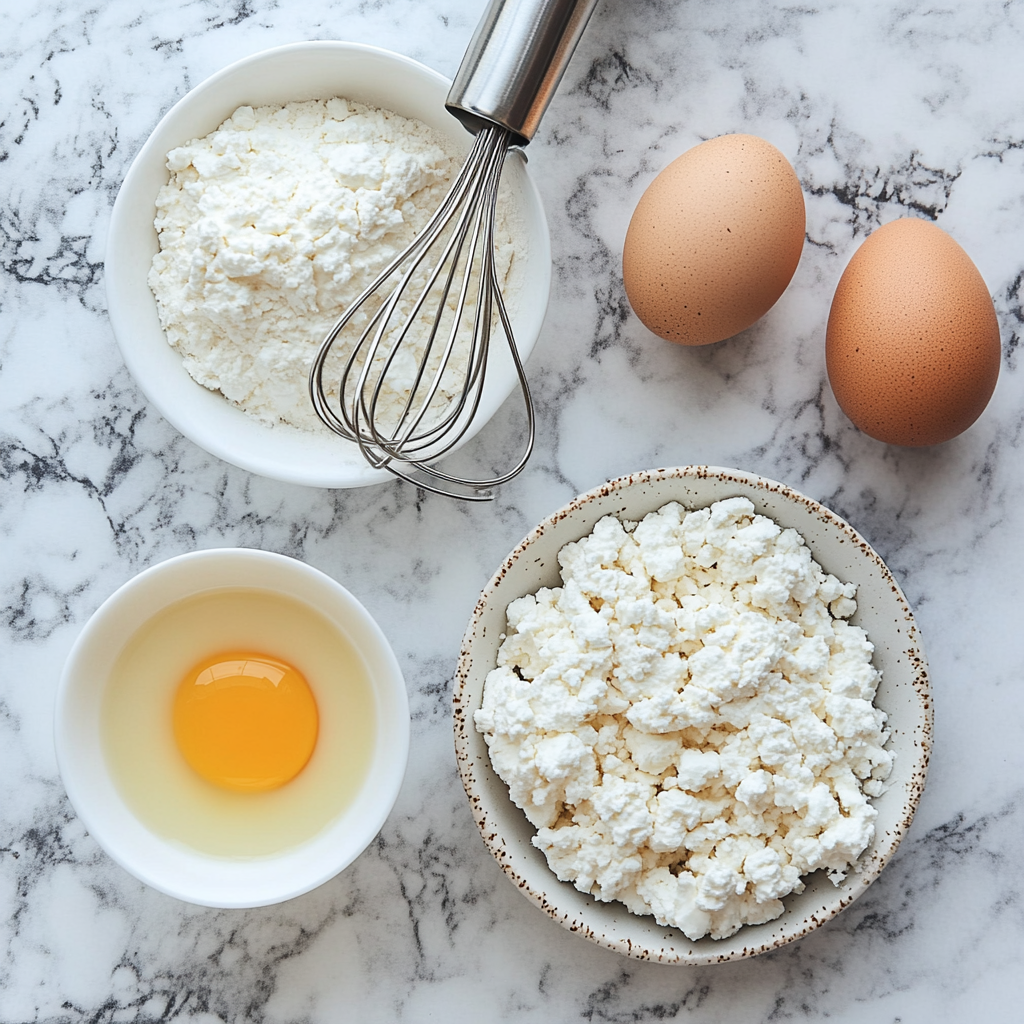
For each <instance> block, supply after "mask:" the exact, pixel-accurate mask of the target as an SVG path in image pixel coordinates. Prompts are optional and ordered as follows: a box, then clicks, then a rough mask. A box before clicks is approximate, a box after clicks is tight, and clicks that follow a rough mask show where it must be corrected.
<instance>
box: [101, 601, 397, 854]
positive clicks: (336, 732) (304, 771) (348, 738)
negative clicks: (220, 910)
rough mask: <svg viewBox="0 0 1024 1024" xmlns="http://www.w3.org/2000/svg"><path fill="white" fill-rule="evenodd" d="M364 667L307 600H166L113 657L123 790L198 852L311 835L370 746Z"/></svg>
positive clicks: (326, 820) (113, 734) (242, 850)
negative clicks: (160, 608)
mask: <svg viewBox="0 0 1024 1024" xmlns="http://www.w3.org/2000/svg"><path fill="white" fill-rule="evenodd" d="M376 728H377V726H376V711H375V701H374V695H373V688H372V683H371V680H370V675H369V672H368V670H367V668H366V665H365V663H364V662H363V659H362V657H361V656H360V654H359V652H358V651H357V650H356V649H355V648H354V647H353V646H352V644H351V642H350V641H349V640H348V638H347V637H346V636H345V634H344V633H343V632H342V631H341V630H339V629H338V627H337V626H336V625H334V624H333V623H332V622H331V621H330V620H328V619H327V618H325V617H324V616H323V615H321V614H320V613H319V612H318V611H316V610H315V609H314V608H312V607H311V606H309V605H307V604H305V603H304V602H302V601H299V600H297V599H295V598H292V597H289V596H286V595H284V594H279V593H276V592H274V591H270V590H263V589H256V588H251V589H250V588H220V589H216V590H211V591H206V592H203V593H199V594H196V595H195V596H193V597H189V598H186V599H185V600H182V601H178V602H176V603H174V604H171V605H169V606H167V607H165V608H164V609H163V610H161V611H160V612H159V613H158V614H156V615H154V616H153V617H152V618H151V619H149V620H148V621H147V622H146V623H145V624H144V625H143V626H142V627H141V628H140V629H138V630H137V631H136V632H135V633H134V635H133V636H132V637H131V639H130V640H129V641H128V642H127V644H126V645H125V647H124V649H123V650H122V651H121V653H120V654H119V655H118V656H117V659H116V661H115V662H114V665H113V669H112V670H111V673H110V677H109V680H108V683H107V686H106V691H105V695H104V699H103V707H102V731H103V741H104V742H103V746H104V752H105V755H106V760H107V764H108V766H109V770H110V774H111V777H112V778H113V780H114V782H115V784H116V786H117V788H118V790H119V791H120V794H121V797H122V799H123V800H124V802H125V803H126V804H127V805H128V807H129V808H130V809H131V811H132V813H133V814H134V815H136V817H137V818H138V819H139V820H140V821H141V822H142V823H143V824H144V825H145V826H146V827H147V828H149V829H151V830H152V831H153V832H155V833H158V834H159V835H161V836H163V837H164V838H166V839H170V840H172V841H175V842H177V843H180V844H183V845H184V846H187V847H189V848H191V849H193V850H198V851H200V852H202V853H205V854H212V855H214V856H221V857H246V858H249V857H259V856H268V855H272V854H275V853H278V852H280V851H282V850H286V849H289V848H292V847H295V846H298V845H299V844H301V843H303V842H305V841H307V840H309V839H312V837H314V836H315V835H317V834H318V833H320V832H322V831H323V830H324V829H325V828H327V827H328V826H330V825H331V824H332V823H333V822H335V821H337V820H338V819H339V817H340V816H341V815H342V814H344V813H345V812H346V810H347V809H348V808H349V807H350V806H351V805H352V803H353V801H354V800H355V799H356V796H357V794H358V793H359V791H360V789H361V788H362V787H363V785H364V783H365V780H366V778H367V773H368V771H369V765H370V762H371V760H372V758H373V756H374V749H375V739H374V737H375V734H376Z"/></svg>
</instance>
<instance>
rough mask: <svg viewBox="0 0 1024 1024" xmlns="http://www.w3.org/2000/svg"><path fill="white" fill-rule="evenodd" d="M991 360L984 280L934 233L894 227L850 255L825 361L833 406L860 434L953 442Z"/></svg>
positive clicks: (893, 440) (985, 390) (991, 377)
mask: <svg viewBox="0 0 1024 1024" xmlns="http://www.w3.org/2000/svg"><path fill="white" fill-rule="evenodd" d="M999 358H1000V348H999V325H998V323H997V321H996V313H995V309H994V308H993V306H992V299H991V297H990V296H989V293H988V289H987V288H986V287H985V282H984V281H983V280H982V277H981V274H979V273H978V268H977V267H975V265H974V264H973V263H972V262H971V259H970V257H969V256H968V255H967V253H965V252H964V251H963V249H961V248H960V246H959V245H957V244H956V242H954V241H953V239H952V238H950V237H949V235H947V234H946V232H945V231H943V230H942V229H941V228H937V227H936V226H935V225H934V224H931V223H929V222H928V221H924V220H917V219H914V218H906V219H904V220H897V221H893V222H892V223H891V224H886V225H885V226H884V227H881V228H879V229H878V230H877V231H875V232H874V233H873V234H872V235H871V237H870V238H868V239H867V241H866V242H864V244H863V245H862V246H861V247H860V248H859V249H858V250H857V251H856V252H855V253H854V254H853V259H851V260H850V263H849V266H847V268H846V270H845V271H844V272H843V276H842V277H841V278H840V280H839V287H838V288H836V294H835V296H834V297H833V299H832V310H831V312H830V313H829V317H828V330H827V333H826V338H825V362H826V366H827V368H828V379H829V382H830V383H831V385H832V390H833V392H834V393H835V396H836V401H838V402H839V405H840V407H841V408H842V410H843V412H845V413H846V415H847V416H849V417H850V419H851V420H853V422H854V423H855V424H856V425H857V426H858V427H860V429H861V430H863V431H864V433H865V434H870V435H871V437H874V438H877V439H878V440H879V441H886V442H888V443H889V444H901V445H912V446H918V445H926V444H938V443H939V442H941V441H948V440H949V439H950V438H951V437H956V435H957V434H959V433H961V431H964V430H966V429H967V428H968V427H969V426H970V425H971V424H972V423H973V422H974V421H975V420H976V419H977V418H978V417H979V416H980V415H981V413H982V410H983V409H984V408H985V406H986V405H987V404H988V400H989V398H991V397H992V392H993V390H994V389H995V386H996V379H997V378H998V376H999Z"/></svg>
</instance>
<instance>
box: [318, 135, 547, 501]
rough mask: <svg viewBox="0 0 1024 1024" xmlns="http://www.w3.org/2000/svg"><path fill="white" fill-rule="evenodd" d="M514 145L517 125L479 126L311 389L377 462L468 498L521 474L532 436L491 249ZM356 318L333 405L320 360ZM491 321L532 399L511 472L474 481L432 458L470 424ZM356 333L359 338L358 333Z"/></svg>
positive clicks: (335, 425)
mask: <svg viewBox="0 0 1024 1024" xmlns="http://www.w3.org/2000/svg"><path fill="white" fill-rule="evenodd" d="M514 143H515V139H514V136H513V133H512V132H510V131H509V130H508V129H507V128H503V127H500V126H498V125H486V126H485V127H483V128H482V129H481V130H480V131H479V132H478V134H477V136H476V140H475V142H474V144H473V147H472V149H471V150H470V153H469V156H468V158H467V159H466V162H465V164H464V165H463V167H462V170H461V171H460V172H459V174H458V176H457V178H456V179H455V182H454V183H453V185H452V187H451V189H450V191H449V193H448V195H447V197H446V198H445V200H444V202H443V203H442V204H441V206H440V207H439V208H438V209H437V210H436V211H435V213H434V215H433V216H432V217H431V219H430V221H429V222H428V223H427V225H426V227H425V228H424V229H423V231H421V232H420V234H419V235H418V236H417V237H416V239H415V240H414V241H413V243H412V245H410V246H409V248H407V249H406V250H405V251H404V252H402V253H401V254H399V256H398V257H397V258H396V259H395V260H394V261H393V262H392V263H391V264H390V265H389V266H388V267H387V268H386V269H385V270H384V271H383V272H382V273H381V274H380V276H379V277H378V278H377V279H376V280H375V281H374V282H373V283H372V284H371V285H370V286H369V288H367V289H366V291H364V292H363V294H362V295H360V296H359V298H358V299H356V301H355V302H354V303H353V304H352V305H351V306H350V307H349V308H348V309H347V310H346V311H345V312H344V314H343V315H342V316H341V318H340V319H339V320H338V321H337V323H335V325H334V327H333V328H332V329H331V331H330V333H329V334H328V335H327V337H326V338H325V339H324V342H323V344H322V345H321V346H320V350H319V351H318V352H317V355H316V358H315V359H314V362H313V367H312V371H311V373H310V397H311V399H312V401H313V407H314V408H315V409H316V412H317V414H318V415H319V416H320V418H321V419H322V420H323V421H324V423H326V424H327V425H328V426H329V427H330V428H331V429H332V430H333V431H334V432H335V433H337V434H340V435H341V436H342V437H345V438H347V439H348V440H350V441H354V442H355V443H356V444H358V445H359V449H360V451H361V452H362V453H363V457H364V458H365V459H366V461H367V462H368V463H369V464H370V465H371V466H373V467H374V468H378V469H379V468H383V469H388V470H390V471H391V472H392V473H394V474H395V475H397V476H400V477H403V478H404V479H406V480H409V481H411V482H413V483H415V484H417V485H418V486H420V487H424V488H426V489H427V490H431V491H435V492H436V493H440V494H447V495H450V496H452V497H461V498H465V499H467V500H470V501H474V500H475V501H486V500H489V499H490V498H491V497H493V492H492V491H491V488H493V487H496V486H499V485H500V484H503V483H506V482H507V481H508V480H511V479H512V478H513V477H514V476H515V475H516V474H517V473H519V472H520V471H521V470H522V469H523V467H524V466H525V465H526V463H527V461H528V460H529V457H530V453H531V452H532V450H533V441H534V436H535V418H534V411H533V401H532V399H531V397H530V387H529V384H528V383H527V380H526V374H525V372H524V370H523V365H522V361H521V360H520V358H519V353H518V351H517V349H516V345H515V340H514V338H513V334H512V325H511V323H510V321H509V316H508V311H507V310H506V308H505V302H504V299H503V297H502V293H501V284H500V282H499V279H498V271H497V268H496V265H495V255H494V252H495V241H494V229H495V221H496V218H497V212H496V211H497V201H498V189H499V186H500V184H501V172H502V167H503V165H504V162H505V158H506V154H507V153H508V150H509V148H510V146H512V145H514ZM389 283H390V284H391V287H390V290H388V286H389ZM354 322H355V323H354ZM350 325H353V327H355V329H359V328H360V327H361V333H360V334H359V335H358V338H357V340H356V341H355V342H354V344H353V345H352V346H351V347H350V348H348V349H347V350H346V354H345V356H344V364H343V366H342V368H341V370H340V382H339V387H338V393H339V399H338V410H337V411H335V409H334V408H333V407H332V405H331V403H330V402H329V400H328V396H327V393H326V389H325V384H324V377H325V367H326V364H327V361H328V357H329V355H330V353H331V351H332V350H333V347H334V345H335V343H336V342H337V341H338V340H339V338H341V337H342V336H343V334H344V332H345V330H346V328H349V327H350ZM495 327H498V328H500V330H501V332H502V333H503V334H504V337H505V341H506V342H507V344H508V347H509V351H510V353H511V356H512V360H513V363H514V365H515V368H516V373H517V376H518V382H519V387H520V390H521V393H522V397H523V401H524V404H525V406H526V415H527V440H526V444H525V446H524V451H523V453H522V455H521V456H520V458H519V460H518V462H516V464H515V465H514V466H513V467H512V468H511V469H509V470H507V471H506V472H504V473H501V474H499V475H497V476H494V477H491V478H489V479H485V480H468V479H465V478H462V477H457V476H452V475H451V474H448V473H445V472H443V471H441V470H440V469H438V468H437V467H436V466H434V465H432V463H433V462H434V461H435V460H437V459H440V458H441V457H442V456H444V455H446V454H447V453H448V452H450V451H451V450H452V449H453V448H454V447H456V445H458V443H459V442H460V441H461V440H462V438H463V437H464V436H465V434H466V431H467V430H468V429H469V427H470V425H471V424H472V421H473V418H474V416H475V415H476V411H477V409H478V407H479V404H480V398H481V395H482V393H483V386H484V380H485V372H486V367H487V358H488V353H489V350H490V344H491V337H492V332H493V329H494V328H495ZM350 333H351V334H352V335H353V336H354V335H355V330H353V329H350ZM410 354H412V355H413V356H414V358H415V359H416V361H417V365H416V369H415V373H414V375H413V376H412V379H411V381H409V378H408V376H407V375H403V373H402V370H403V364H407V363H408V356H409V355H410ZM403 376H405V379H404V380H401V378H402V377H403ZM396 378H398V380H396ZM407 382H408V389H407V394H405V397H404V402H402V403H401V411H400V412H399V413H397V415H396V413H395V408H396V405H395V402H394V401H393V400H391V401H388V400H387V399H389V398H393V396H394V394H395V391H396V390H398V391H400V392H405V391H406V383H407ZM396 383H397V388H396V387H395V386H394V385H395V384H396ZM382 396H383V397H384V399H385V401H383V402H382Z"/></svg>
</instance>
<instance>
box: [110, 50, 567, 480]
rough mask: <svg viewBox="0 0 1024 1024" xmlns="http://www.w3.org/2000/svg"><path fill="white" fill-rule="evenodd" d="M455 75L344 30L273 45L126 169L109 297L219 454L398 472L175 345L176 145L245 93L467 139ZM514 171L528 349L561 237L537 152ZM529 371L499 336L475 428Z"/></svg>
mask: <svg viewBox="0 0 1024 1024" xmlns="http://www.w3.org/2000/svg"><path fill="white" fill-rule="evenodd" d="M450 86H451V83H450V82H449V80H448V79H446V78H445V77H444V76H443V75H440V74H438V73H437V72H436V71H432V70H431V69H430V68H428V67H425V66H424V65H422V64H419V63H417V62H416V61H414V60H410V59H409V58H408V57H403V56H402V55H401V54H397V53H391V52H389V51H388V50H382V49H379V48H377V47H374V46H363V45H360V44H358V43H345V42H333V41H319V42H303V43H292V44H290V45H288V46H279V47H276V48H275V49H272V50H264V51H263V52H261V53H256V54H253V56H251V57H246V58H244V59H243V60H240V61H237V62H236V63H234V64H231V65H229V66H228V67H226V68H224V70H222V71H219V72H217V74H215V75H213V76H212V77H210V78H208V79H207V80H206V81H205V82H202V83H201V84H200V85H197V86H196V87H195V88H194V89H192V90H191V91H190V92H188V93H187V94H186V95H185V96H183V97H182V98H181V99H180V100H179V101H178V102H177V103H176V104H175V105H174V106H173V107H172V108H171V109H170V110H169V111H168V112H167V114H165V115H164V117H163V118H162V119H161V121H160V123H159V124H158V125H157V126H156V128H155V129H154V130H153V134H152V135H151V136H150V137H149V139H148V141H147V142H146V144H145V145H144V146H143V147H142V149H141V150H140V151H139V154H138V156H137V157H136V158H135V161H134V162H133V163H132V166H131V168H130V170H129V171H128V174H127V175H126V177H125V179H124V183H123V184H122V186H121V190H120V192H119V193H118V196H117V201H116V202H115V203H114V209H113V212H112V214H111V218H110V229H109V235H108V239H107V253H106V264H105V268H104V277H105V278H106V286H107V306H108V309H109V313H110V322H111V324H112V326H113V328H114V335H115V337H116V338H117V343H118V345H119V346H120V348H121V353H122V355H123V356H124V361H125V363H126V364H127V366H128V369H129V371H130V372H131V374H132V376H133V377H134V378H135V381H136V383H137V384H138V385H139V387H140V388H142V390H143V391H144V392H145V394H146V396H147V398H149V400H150V401H151V402H152V403H153V405H155V406H156V408H157V409H159V411H160V412H161V414H162V415H163V416H164V417H166V419H168V420H169V421H170V422H171V423H172V424H173V425H174V426H175V427H177V429H178V430H180V431H181V433H183V434H184V435H185V436H186V437H188V438H189V439H190V440H192V441H194V442H195V443H196V444H197V445H199V446H200V447H201V448H204V449H206V451H208V452H210V453H211V454H212V455H216V456H217V457H218V458H221V459H223V460H224V461H225V462H230V463H231V464H232V465H235V466H239V467H240V468H242V469H247V470H249V471H250V472H252V473H258V474H259V475H261V476H266V477H271V478H273V479H276V480H282V481H284V482H286V483H296V484H305V485H307V486H310V487H362V486H365V485H367V484H375V483H381V482H383V481H386V480H391V479H394V478H393V477H392V476H391V475H390V474H389V473H388V472H387V471H386V470H383V469H372V468H371V467H370V466H368V465H367V463H366V462H365V460H364V459H363V457H362V456H361V455H360V453H359V450H358V448H357V447H356V446H355V444H353V443H351V442H348V441H345V440H344V439H343V438H340V437H336V436H335V435H333V434H326V432H325V434H324V435H317V434H312V433H310V432H308V431H301V430H297V429H295V428H293V427H287V426H280V425H279V426H276V427H269V426H266V425H265V424H263V423H261V422H260V421H258V420H256V419H254V418H253V417H250V416H248V415H246V414H245V413H243V412H242V411H241V410H239V409H237V408H235V407H234V406H233V405H231V404H230V403H229V402H228V401H227V400H226V399H225V398H224V397H223V396H221V395H219V394H217V393H215V392H213V391H210V390H208V389H207V388H205V387H203V386H201V385H200V384H197V383H196V382H195V381H194V380H193V379H192V378H191V377H190V376H189V374H188V372H187V371H186V370H185V368H184V366H183V364H182V360H181V356H180V355H179V354H178V353H177V352H176V351H175V350H174V349H172V348H171V347H170V345H169V344H168V343H167V338H166V336H165V334H164V331H163V328H162V327H161V326H160V319H159V316H158V314H157V306H156V300H155V299H154V297H153V293H152V292H151V291H150V290H149V285H148V284H147V283H146V277H147V275H148V273H149V267H150V264H151V262H152V260H153V256H154V255H155V254H156V252H157V251H158V248H159V243H158V240H157V234H156V231H155V229H154V228H153V220H154V217H155V216H156V195H157V192H158V191H159V189H160V188H161V186H163V185H165V184H167V178H168V172H167V168H166V159H167V154H168V152H169V151H170V150H172V149H174V148H175V147H177V146H181V145H183V144H184V143H186V142H188V141H190V140H191V139H195V138H202V137H203V136H205V135H208V134H209V133H210V132H211V131H213V130H214V129H215V128H217V127H218V126H219V125H220V124H221V123H222V122H223V121H224V120H225V119H226V118H228V117H230V115H231V114H232V113H234V111H235V110H236V109H237V108H238V107H239V106H242V105H243V104H249V105H251V106H259V105H261V104H264V105H265V104H284V103H288V102H290V101H293V100H310V99H329V98H331V97H333V96H342V97H345V98H347V99H352V100H356V101H358V102H361V103H368V104H371V105H373V106H378V107H385V108H387V109H390V110H393V111H395V112H396V113H399V114H402V115H403V116H405V117H416V118H419V119H420V120H421V121H423V122H425V123H426V124H428V125H430V126H431V127H433V128H436V129H437V130H438V131H441V132H443V133H444V134H445V135H447V136H448V137H449V138H450V139H451V140H452V142H453V144H454V146H455V147H457V149H458V150H460V151H463V152H466V151H468V149H469V147H470V145H471V143H472V137H471V136H470V135H469V134H468V132H466V131H465V129H464V128H463V127H462V125H461V124H460V123H459V122H458V121H456V120H455V118H454V117H452V115H451V114H449V113H448V112H447V111H446V110H445V108H444V102H445V99H446V97H447V95H448V89H449V88H450ZM503 181H504V182H507V184H508V186H510V196H511V198H512V200H513V202H514V204H515V207H516V209H517V210H518V211H519V212H520V213H521V215H522V222H523V228H524V236H525V238H524V241H525V245H524V248H523V249H521V250H517V255H518V256H520V257H522V258H520V259H517V260H516V263H515V266H514V267H513V276H512V280H511V281H510V287H509V289H508V295H507V296H506V298H507V304H508V308H509V314H510V316H511V318H512V326H513V331H514V334H515V339H516V344H517V347H518V349H519V354H520V356H521V358H522V359H524V360H525V359H526V358H527V357H528V356H529V355H530V353H531V352H532V351H533V347H534V345H535V344H536V341H537V337H538V336H539V334H540V329H541V324H542V322H543V320H544V312H545V309H546V308H547V301H548V292H549V290H550V284H551V244H550V239H549V237H548V228H547V221H546V219H545V217H544V208H543V206H542V204H541V200H540V195H539V193H538V192H537V189H536V186H535V185H534V184H533V181H532V180H531V179H530V177H529V175H528V174H527V172H526V166H525V161H524V160H522V159H519V158H514V157H513V158H510V159H509V160H508V161H507V162H506V166H505V171H504V174H503ZM516 381H517V377H516V371H515V366H514V364H513V362H512V359H511V357H510V355H509V353H508V351H507V346H505V345H504V344H503V343H502V344H495V345H493V346H492V347H491V351H490V355H489V362H488V367H487V378H486V384H485V387H484V394H483V397H482V399H481V402H480V408H479V410H478V412H477V416H476V418H475V420H474V422H473V424H472V427H471V428H470V430H469V431H468V432H467V434H466V436H465V438H464V439H463V440H464V441H466V440H469V438H470V437H472V436H473V435H474V434H475V433H476V432H477V431H478V430H479V429H480V428H481V427H482V426H483V425H484V424H485V423H486V422H487V420H488V419H490V417H491V416H493V415H494V413H495V412H496V411H497V410H498V407H499V406H500V405H501V404H502V402H504V400H505V399H506V398H507V397H508V396H509V394H510V393H511V391H512V389H513V387H515V385H516Z"/></svg>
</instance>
